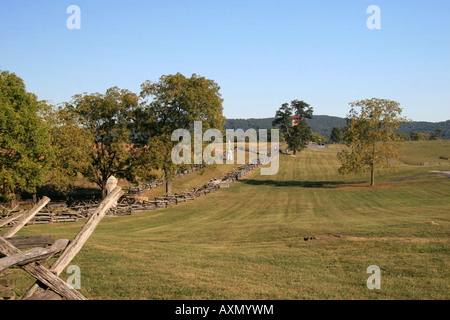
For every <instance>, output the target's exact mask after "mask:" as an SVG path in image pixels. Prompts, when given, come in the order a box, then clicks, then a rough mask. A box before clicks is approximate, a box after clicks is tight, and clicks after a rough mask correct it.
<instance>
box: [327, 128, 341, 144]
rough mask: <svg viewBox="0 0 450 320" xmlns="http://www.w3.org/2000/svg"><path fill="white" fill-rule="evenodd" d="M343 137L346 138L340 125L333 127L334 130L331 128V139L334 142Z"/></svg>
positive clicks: (339, 140)
mask: <svg viewBox="0 0 450 320" xmlns="http://www.w3.org/2000/svg"><path fill="white" fill-rule="evenodd" d="M342 139H344V134H343V133H342V129H341V128H340V127H333V130H331V135H330V140H331V141H333V142H341V141H342Z"/></svg>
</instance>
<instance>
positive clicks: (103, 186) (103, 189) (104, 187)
mask: <svg viewBox="0 0 450 320" xmlns="http://www.w3.org/2000/svg"><path fill="white" fill-rule="evenodd" d="M101 188H102V199H105V198H106V181H103V182H102V187H101Z"/></svg>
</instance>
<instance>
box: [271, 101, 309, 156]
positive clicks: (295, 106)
mask: <svg viewBox="0 0 450 320" xmlns="http://www.w3.org/2000/svg"><path fill="white" fill-rule="evenodd" d="M312 114H313V108H311V107H310V105H309V104H307V103H306V102H304V101H301V100H293V101H291V104H290V105H289V104H288V103H283V104H282V105H281V107H280V109H278V110H277V112H276V114H275V120H274V121H273V125H274V126H276V127H278V128H280V131H281V132H282V134H283V135H284V138H285V139H286V142H287V144H288V146H289V149H291V150H293V152H294V154H296V153H297V151H301V150H303V149H304V148H305V143H306V142H307V141H308V140H310V139H311V127H310V126H308V124H307V122H306V119H311V118H312ZM293 117H295V119H294V122H293Z"/></svg>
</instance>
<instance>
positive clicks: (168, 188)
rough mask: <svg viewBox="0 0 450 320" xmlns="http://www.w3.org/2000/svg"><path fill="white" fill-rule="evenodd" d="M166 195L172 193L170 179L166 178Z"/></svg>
mask: <svg viewBox="0 0 450 320" xmlns="http://www.w3.org/2000/svg"><path fill="white" fill-rule="evenodd" d="M166 195H168V196H171V195H173V192H172V179H170V180H166Z"/></svg>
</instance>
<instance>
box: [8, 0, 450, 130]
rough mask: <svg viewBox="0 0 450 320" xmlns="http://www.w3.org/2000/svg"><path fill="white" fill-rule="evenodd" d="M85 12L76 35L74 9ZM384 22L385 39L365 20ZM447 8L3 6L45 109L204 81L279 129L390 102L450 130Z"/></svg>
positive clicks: (13, 51)
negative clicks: (367, 102) (115, 90)
mask: <svg viewBox="0 0 450 320" xmlns="http://www.w3.org/2000/svg"><path fill="white" fill-rule="evenodd" d="M72 4H74V5H77V6H79V7H80V9H81V29H79V30H70V29H68V28H67V26H66V20H67V18H69V16H70V14H68V13H67V12H66V10H67V7H68V6H69V5H72ZM370 5H377V6H378V7H379V8H380V10H381V16H380V17H381V24H380V26H381V29H373V30H370V29H369V28H367V25H366V21H367V19H368V18H369V17H370V16H371V14H368V13H367V12H366V10H367V8H368V7H369V6H370ZM449 18H450V1H448V0H430V1H425V0H423V1H416V0H405V1H401V0H386V1H379V0H370V1H366V0H329V1H325V0H314V1H313V0H310V1H300V0H293V1H288V0H278V1H275V0H239V1H235V0H205V1H200V0H177V1H175V0H159V1H150V0H145V1H144V0H141V1H138V0H128V1H112V0H108V1H106V0H102V1H100V0H89V1H81V0H70V1H66V0H46V1H34V0H33V1H21V0H0V69H1V70H9V71H11V72H15V73H16V74H17V75H19V76H20V77H21V78H22V79H23V80H24V81H25V83H26V85H27V89H28V90H29V91H31V92H34V93H36V94H37V95H38V97H39V99H45V100H49V101H51V102H53V103H55V104H57V103H60V102H63V101H69V100H70V99H71V97H72V96H73V95H74V94H77V93H83V92H89V93H92V92H101V93H104V92H105V91H106V89H107V88H110V87H112V86H118V87H119V88H125V89H129V90H131V91H134V92H136V93H139V92H140V85H141V84H142V83H143V82H144V81H145V80H151V81H157V80H158V79H159V78H160V76H161V75H164V74H175V73H177V72H180V73H182V74H184V75H186V76H190V75H191V74H192V73H196V74H198V75H201V76H205V77H207V78H210V79H213V80H214V81H216V82H217V83H218V84H219V86H220V87H221V94H222V97H223V99H224V114H225V116H226V117H227V118H249V117H253V118H264V117H272V116H274V115H275V111H276V110H277V109H278V108H279V107H280V105H281V104H282V103H284V102H290V101H291V100H294V99H300V100H304V101H306V102H308V103H309V104H310V105H311V106H312V107H313V108H314V114H317V115H319V114H327V115H334V116H341V117H344V116H345V115H346V114H347V113H348V111H349V105H348V102H350V101H354V100H360V99H366V98H373V97H377V98H385V99H391V100H395V101H398V102H400V103H401V106H402V107H403V115H405V116H407V117H409V118H410V119H412V120H416V121H419V120H423V121H444V120H448V119H450V32H449V31H450V19H449Z"/></svg>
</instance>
